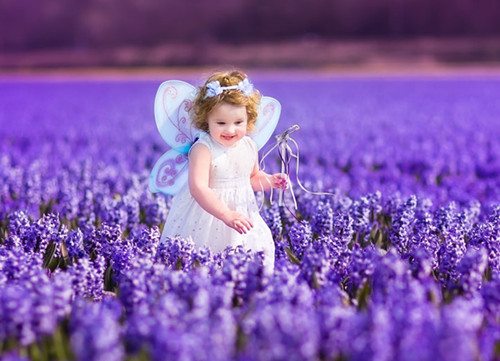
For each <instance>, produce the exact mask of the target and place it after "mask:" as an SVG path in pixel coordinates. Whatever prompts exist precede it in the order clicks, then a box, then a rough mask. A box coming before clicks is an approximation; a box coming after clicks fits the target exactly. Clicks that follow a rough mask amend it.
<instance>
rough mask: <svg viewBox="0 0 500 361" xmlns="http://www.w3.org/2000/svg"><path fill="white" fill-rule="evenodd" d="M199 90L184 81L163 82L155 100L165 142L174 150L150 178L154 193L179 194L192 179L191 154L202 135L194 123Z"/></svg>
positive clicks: (156, 115) (163, 156)
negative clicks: (192, 115) (192, 111)
mask: <svg viewBox="0 0 500 361" xmlns="http://www.w3.org/2000/svg"><path fill="white" fill-rule="evenodd" d="M195 95H196V88H195V87H194V86H192V85H191V84H188V83H186V82H183V81H180V80H168V81H166V82H163V83H162V84H161V85H160V87H159V88H158V91H157V93H156V97H155V103H154V113H155V121H156V126H157V127H158V131H159V132H160V135H161V137H162V138H163V140H164V141H165V142H166V143H167V144H168V145H169V146H170V147H171V148H172V149H170V150H169V151H167V152H166V153H165V154H163V155H162V156H161V157H160V159H159V160H158V161H157V162H156V164H155V165H154V167H153V170H152V171H151V174H150V176H149V190H150V191H151V192H153V193H157V192H160V193H163V194H171V195H173V194H176V193H178V192H179V190H180V189H181V188H182V187H183V186H184V185H185V184H186V182H187V179H188V156H187V153H188V151H189V149H190V148H191V146H192V145H193V142H194V141H195V140H196V138H198V137H199V136H200V134H201V133H202V132H201V131H200V130H198V129H196V128H195V127H194V125H193V124H192V122H191V118H190V116H189V113H190V111H191V109H192V107H193V100H194V97H195Z"/></svg>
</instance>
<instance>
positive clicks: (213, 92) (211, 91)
mask: <svg viewBox="0 0 500 361" xmlns="http://www.w3.org/2000/svg"><path fill="white" fill-rule="evenodd" d="M225 90H239V91H241V92H242V93H243V94H245V95H246V96H247V97H248V96H250V95H252V93H253V84H252V83H250V82H249V81H248V78H245V79H243V80H242V81H240V82H239V83H238V84H237V85H229V86H221V85H220V83H219V81H218V80H214V81H211V82H210V83H208V84H207V91H206V94H205V98H204V99H206V98H213V97H215V96H217V95H219V94H222V92H223V91H225Z"/></svg>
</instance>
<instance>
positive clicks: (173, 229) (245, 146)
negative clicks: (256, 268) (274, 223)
mask: <svg viewBox="0 0 500 361" xmlns="http://www.w3.org/2000/svg"><path fill="white" fill-rule="evenodd" d="M198 143H200V144H204V145H205V146H207V147H208V149H209V150H210V152H211V155H212V161H211V164H210V175H209V179H210V183H209V186H210V188H211V189H213V191H214V192H215V193H216V194H217V196H218V197H219V199H220V200H221V201H223V202H224V203H225V204H226V205H227V206H228V207H229V209H231V210H233V211H237V212H239V213H241V214H243V215H245V216H247V217H248V218H250V220H251V221H252V223H253V228H252V229H250V231H248V232H247V233H246V234H239V233H238V232H236V231H235V230H234V229H232V228H229V227H228V226H226V224H225V223H224V222H222V221H221V220H219V219H218V218H216V217H214V216H213V215H211V214H210V213H208V212H207V211H205V210H204V209H203V208H201V207H200V205H199V204H198V202H196V200H195V199H194V198H193V197H192V196H191V193H190V191H189V185H188V184H186V185H185V186H184V187H183V188H182V190H181V191H180V192H179V193H178V194H176V195H175V196H174V198H173V200H172V205H171V208H170V212H169V214H168V216H167V220H166V222H165V226H164V228H163V233H162V236H161V241H162V242H163V241H164V239H165V238H166V237H172V236H181V237H186V238H187V237H191V238H192V240H193V241H194V243H195V245H196V246H197V247H208V248H209V249H210V250H211V251H212V252H213V253H217V252H220V251H223V250H224V249H225V248H226V247H236V246H240V245H241V246H243V247H244V248H245V249H249V250H252V251H255V252H260V251H262V252H263V253H264V264H265V267H266V269H267V270H268V271H269V270H272V269H274V241H273V237H272V234H271V231H270V229H269V227H268V226H267V224H266V223H265V222H264V220H263V219H262V217H261V216H260V214H259V208H258V206H257V201H256V199H255V193H254V191H253V189H252V185H251V184H250V175H251V174H252V171H253V169H254V166H255V162H256V161H257V154H258V153H257V145H256V144H255V142H254V141H253V140H252V139H251V138H250V137H248V136H245V137H243V138H242V139H241V140H240V141H239V142H238V143H236V144H235V145H234V146H232V147H225V146H223V145H221V144H220V143H218V142H217V141H216V140H214V139H213V138H212V137H211V136H210V135H206V136H204V137H203V138H201V139H199V140H198V141H197V143H196V144H198Z"/></svg>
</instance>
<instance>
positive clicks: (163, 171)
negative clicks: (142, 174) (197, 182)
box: [149, 149, 188, 195]
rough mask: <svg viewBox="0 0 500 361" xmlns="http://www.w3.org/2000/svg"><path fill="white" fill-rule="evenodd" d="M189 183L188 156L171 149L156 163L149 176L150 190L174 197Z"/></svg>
mask: <svg viewBox="0 0 500 361" xmlns="http://www.w3.org/2000/svg"><path fill="white" fill-rule="evenodd" d="M187 181H188V155H187V154H186V153H180V152H178V151H177V150H175V149H170V150H169V151H168V152H166V153H165V154H163V155H162V156H161V157H160V159H158V161H157V162H156V164H155V165H154V167H153V170H152V171H151V174H150V176H149V190H150V191H151V192H153V193H158V192H160V193H163V194H167V195H174V194H176V193H178V192H179V191H180V190H181V188H182V187H183V186H184V185H185V184H186V183H187Z"/></svg>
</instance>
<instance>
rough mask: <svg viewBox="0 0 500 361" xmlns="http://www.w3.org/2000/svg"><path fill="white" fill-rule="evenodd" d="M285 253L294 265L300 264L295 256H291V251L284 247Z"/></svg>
mask: <svg viewBox="0 0 500 361" xmlns="http://www.w3.org/2000/svg"><path fill="white" fill-rule="evenodd" d="M285 253H286V255H287V256H288V259H289V260H290V262H292V263H295V264H300V260H299V259H298V258H297V256H296V255H295V254H293V251H292V250H291V249H290V248H289V247H285Z"/></svg>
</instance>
